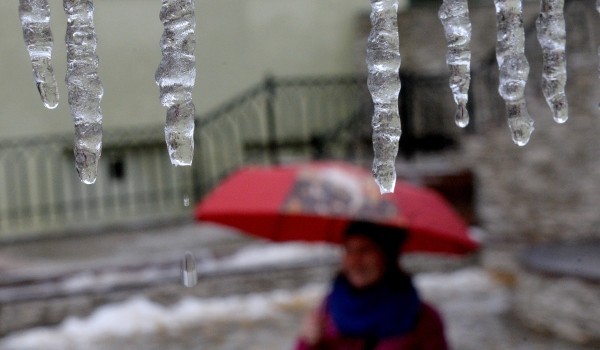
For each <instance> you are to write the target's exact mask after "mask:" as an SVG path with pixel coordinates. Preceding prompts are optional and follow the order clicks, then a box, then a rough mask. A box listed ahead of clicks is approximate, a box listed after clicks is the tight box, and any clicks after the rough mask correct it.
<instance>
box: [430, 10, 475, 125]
mask: <svg viewBox="0 0 600 350" xmlns="http://www.w3.org/2000/svg"><path fill="white" fill-rule="evenodd" d="M438 17H439V18H440V21H441V22H442V25H443V26H444V32H445V34H446V41H447V42H448V53H447V54H446V64H448V69H449V70H450V89H452V94H453V95H454V102H456V105H457V109H456V114H455V118H454V120H455V122H456V125H458V126H460V127H461V128H464V127H466V126H467V125H468V124H469V113H468V111H467V102H468V100H469V84H470V83H471V73H470V66H471V49H470V48H469V45H470V43H471V22H470V21H469V7H468V4H467V0H444V2H443V3H442V6H441V7H440V10H439V12H438Z"/></svg>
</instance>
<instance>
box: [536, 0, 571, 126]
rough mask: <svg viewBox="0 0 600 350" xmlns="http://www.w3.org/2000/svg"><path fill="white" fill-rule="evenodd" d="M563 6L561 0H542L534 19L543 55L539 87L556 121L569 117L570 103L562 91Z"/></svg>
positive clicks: (564, 59) (564, 64) (564, 68)
mask: <svg viewBox="0 0 600 350" xmlns="http://www.w3.org/2000/svg"><path fill="white" fill-rule="evenodd" d="M563 9H564V0H542V1H541V9H540V15H539V17H538V19H537V21H536V23H535V24H536V29H537V38H538V41H539V43H540V46H541V47H542V52H543V57H544V64H543V72H542V91H543V93H544V97H546V102H547V103H548V106H550V109H551V110H552V114H553V117H554V121H556V122H557V123H564V122H566V121H567V119H568V118H569V105H568V103H567V96H566V94H565V85H566V84H567V55H566V52H565V46H566V36H567V34H566V30H565V17H564V14H563Z"/></svg>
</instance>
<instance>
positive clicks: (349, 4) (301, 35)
mask: <svg viewBox="0 0 600 350" xmlns="http://www.w3.org/2000/svg"><path fill="white" fill-rule="evenodd" d="M49 2H50V7H51V12H52V16H53V17H52V30H53V35H54V41H55V45H54V51H53V62H54V70H55V74H56V78H57V81H58V84H59V91H60V93H61V100H60V104H59V107H58V108H56V109H55V110H46V109H45V108H44V107H43V105H42V103H41V101H40V98H39V96H38V93H37V90H36V88H35V85H34V83H33V80H32V78H31V65H30V63H29V58H28V55H27V52H26V49H25V45H24V44H23V40H22V34H21V29H20V23H19V18H18V1H16V0H13V1H1V2H0V139H2V138H6V137H13V136H16V137H24V136H34V135H43V134H48V133H57V132H71V130H72V122H71V117H70V114H69V110H68V106H67V103H66V101H67V92H66V87H65V84H64V76H65V67H66V62H65V60H66V58H65V57H66V54H65V45H64V33H65V21H66V18H65V14H64V11H63V9H62V1H60V0H50V1H49ZM95 5H96V6H95V27H96V31H97V35H98V55H99V57H100V70H99V71H100V79H101V80H102V82H103V85H104V97H103V100H102V110H103V114H104V126H105V128H117V127H121V126H132V125H139V124H162V123H163V122H164V118H165V117H164V116H165V110H164V108H163V107H162V106H161V105H160V104H159V101H158V93H159V92H158V88H157V86H156V84H155V82H154V73H155V71H156V68H157V66H158V64H159V62H160V59H161V56H160V50H159V40H160V36H161V33H162V24H161V23H160V21H159V20H158V12H159V10H160V5H161V1H159V0H155V1H148V0H103V1H96V4H95ZM368 10H369V2H368V1H365V0H288V1H281V0H243V1H240V0H196V21H197V27H196V36H197V45H196V60H197V61H196V62H197V63H196V66H197V76H196V88H195V90H194V102H195V104H196V108H197V111H198V112H199V113H202V112H205V111H208V110H211V109H213V108H215V107H216V106H218V105H219V104H220V103H222V102H224V101H226V100H227V99H229V98H231V97H232V96H234V95H235V94H237V93H239V92H241V91H243V90H245V89H247V88H248V87H250V86H252V85H253V84H255V83H257V82H258V81H260V80H261V79H262V78H263V77H264V76H265V75H266V74H274V75H318V74H337V73H352V72H354V71H356V69H357V67H356V60H355V58H354V56H353V53H354V38H355V36H356V35H355V21H356V16H357V14H358V13H359V12H363V11H368Z"/></svg>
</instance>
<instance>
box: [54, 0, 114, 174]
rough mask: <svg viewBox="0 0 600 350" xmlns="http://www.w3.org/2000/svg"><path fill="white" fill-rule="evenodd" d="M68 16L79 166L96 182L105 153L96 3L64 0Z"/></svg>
mask: <svg viewBox="0 0 600 350" xmlns="http://www.w3.org/2000/svg"><path fill="white" fill-rule="evenodd" d="M63 6H64V10H65V13H66V15H67V34H66V35H65V42H66V44H67V77H66V79H65V80H66V83H67V89H68V92H69V108H70V110H71V116H72V117H73V123H74V124H75V150H74V152H75V167H76V169H77V172H78V173H79V178H80V179H81V181H82V182H84V183H86V184H92V183H94V182H95V181H96V174H97V172H98V160H99V159H100V154H101V152H102V111H101V110H100V100H101V99H102V95H103V92H104V90H103V88H102V83H101V82H100V78H99V77H98V55H96V44H97V40H96V33H95V29H94V18H93V17H94V4H93V3H92V1H91V0H64V2H63Z"/></svg>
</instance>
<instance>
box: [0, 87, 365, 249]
mask: <svg viewBox="0 0 600 350" xmlns="http://www.w3.org/2000/svg"><path fill="white" fill-rule="evenodd" d="M363 89H364V79H363V78H361V77H356V76H339V77H318V78H278V79H276V78H267V79H265V81H264V82H262V83H260V84H258V85H257V86H255V87H254V88H251V89H249V90H248V91H247V92H245V93H243V94H241V95H240V96H238V97H236V98H234V99H233V100H232V101H230V102H229V103H227V104H225V105H223V106H221V107H220V108H218V109H216V110H215V111H213V112H210V113H207V114H206V115H203V116H199V117H198V118H197V119H196V131H195V136H194V137H195V139H196V140H195V144H196V152H195V159H194V162H193V166H192V167H174V166H172V165H171V164H170V161H169V158H168V154H167V151H166V146H165V145H164V136H163V130H162V126H161V125H157V126H150V127H143V128H135V129H122V130H106V131H105V133H104V141H103V151H102V158H101V160H100V163H99V166H98V176H97V180H96V183H95V184H93V185H85V184H82V183H81V182H80V181H79V180H78V178H77V174H76V172H75V171H74V165H73V155H72V154H73V153H72V152H73V151H72V147H73V140H72V136H71V135H58V136H52V137H46V138H36V139H19V140H8V141H1V142H0V173H1V174H2V175H1V176H0V241H8V240H14V239H27V238H33V237H40V236H56V235H61V234H74V233H79V234H83V233H89V232H91V231H93V230H94V229H106V228H107V227H108V226H111V225H116V226H120V225H124V224H130V223H135V222H143V221H144V220H145V221H148V220H165V219H174V218H177V217H186V216H187V217H189V216H190V215H191V213H190V211H191V209H192V207H193V205H188V203H191V204H193V203H194V202H195V201H196V200H197V199H199V198H201V196H202V195H203V194H204V193H206V191H208V190H209V189H210V188H211V187H212V186H213V185H214V184H215V183H216V182H217V181H218V180H219V179H221V178H222V177H223V176H225V175H226V174H228V173H229V172H231V171H232V170H234V169H236V168H238V167H240V166H241V165H243V164H247V163H255V164H273V163H278V162H286V161H289V160H292V159H296V158H304V159H307V158H311V157H312V156H314V154H315V151H314V146H315V144H316V142H315V141H314V140H316V139H323V138H324V136H323V135H326V134H327V133H328V132H329V131H330V130H333V129H334V128H336V126H338V125H340V124H341V123H343V122H344V121H346V120H347V119H348V118H349V117H351V116H355V115H356V114H357V113H358V111H359V110H361V108H362V107H361V104H362V103H363V102H362V101H363V99H362V98H361V96H362V90H363Z"/></svg>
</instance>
